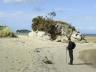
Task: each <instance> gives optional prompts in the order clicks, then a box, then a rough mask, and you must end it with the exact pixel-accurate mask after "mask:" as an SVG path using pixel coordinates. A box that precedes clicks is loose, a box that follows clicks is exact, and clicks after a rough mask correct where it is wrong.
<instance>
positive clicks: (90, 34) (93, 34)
mask: <svg viewBox="0 0 96 72" xmlns="http://www.w3.org/2000/svg"><path fill="white" fill-rule="evenodd" d="M83 35H84V36H96V34H83Z"/></svg>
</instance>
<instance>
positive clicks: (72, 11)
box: [0, 0, 96, 33]
mask: <svg viewBox="0 0 96 72" xmlns="http://www.w3.org/2000/svg"><path fill="white" fill-rule="evenodd" d="M51 11H55V12H56V13H57V16H56V17H55V19H58V20H62V21H66V22H68V23H70V24H72V25H74V26H75V27H76V28H77V29H78V30H79V31H80V32H81V33H96V0H0V24H1V25H7V26H9V27H10V28H11V29H12V30H14V31H15V30H16V29H31V24H32V18H33V17H36V16H38V15H43V16H46V15H47V14H48V13H49V12H51Z"/></svg>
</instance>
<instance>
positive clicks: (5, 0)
mask: <svg viewBox="0 0 96 72" xmlns="http://www.w3.org/2000/svg"><path fill="white" fill-rule="evenodd" d="M40 1H44V0H3V3H36V2H40Z"/></svg>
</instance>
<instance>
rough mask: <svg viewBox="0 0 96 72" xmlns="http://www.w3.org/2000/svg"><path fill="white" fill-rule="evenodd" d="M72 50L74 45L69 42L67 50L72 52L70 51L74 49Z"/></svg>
mask: <svg viewBox="0 0 96 72" xmlns="http://www.w3.org/2000/svg"><path fill="white" fill-rule="evenodd" d="M74 48H75V43H74V42H72V41H69V43H68V47H67V49H68V50H72V49H74Z"/></svg>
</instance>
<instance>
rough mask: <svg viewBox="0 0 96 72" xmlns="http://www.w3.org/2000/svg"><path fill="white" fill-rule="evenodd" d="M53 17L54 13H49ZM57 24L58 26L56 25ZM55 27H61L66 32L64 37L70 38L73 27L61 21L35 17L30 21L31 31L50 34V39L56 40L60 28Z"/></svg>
mask: <svg viewBox="0 0 96 72" xmlns="http://www.w3.org/2000/svg"><path fill="white" fill-rule="evenodd" d="M50 14H51V15H54V16H55V13H50ZM58 24H59V25H58ZM56 25H58V26H60V27H63V29H64V31H65V32H66V36H67V37H70V36H71V33H72V32H73V31H75V30H76V29H75V27H74V26H71V25H70V24H68V23H66V22H63V21H55V20H53V19H51V18H48V17H47V18H45V17H43V16H37V17H35V18H33V20H32V29H33V31H44V32H46V33H50V35H51V39H53V40H54V39H56V37H57V35H60V34H61V32H60V31H59V30H61V29H60V28H58V27H56Z"/></svg>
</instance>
